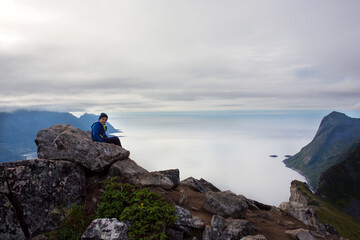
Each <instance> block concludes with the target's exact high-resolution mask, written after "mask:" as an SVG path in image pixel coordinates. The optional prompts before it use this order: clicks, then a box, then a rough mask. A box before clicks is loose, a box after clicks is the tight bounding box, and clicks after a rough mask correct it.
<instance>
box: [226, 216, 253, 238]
mask: <svg viewBox="0 0 360 240" xmlns="http://www.w3.org/2000/svg"><path fill="white" fill-rule="evenodd" d="M253 232H254V226H253V225H252V224H251V223H250V222H248V221H246V220H244V219H233V220H230V221H228V222H227V223H226V226H225V228H224V230H223V232H222V234H221V238H220V239H228V240H235V239H241V238H242V237H244V236H246V235H250V234H252V233H253Z"/></svg>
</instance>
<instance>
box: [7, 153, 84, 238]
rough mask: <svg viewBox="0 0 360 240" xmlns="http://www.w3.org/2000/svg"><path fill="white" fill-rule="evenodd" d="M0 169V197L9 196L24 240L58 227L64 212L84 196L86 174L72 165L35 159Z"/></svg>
mask: <svg viewBox="0 0 360 240" xmlns="http://www.w3.org/2000/svg"><path fill="white" fill-rule="evenodd" d="M0 168H1V169H2V177H3V178H5V182H1V183H0V189H1V191H2V192H0V194H3V195H5V196H8V199H9V200H10V202H11V204H12V205H13V206H14V209H15V211H16V215H17V218H18V219H19V221H20V223H21V227H22V230H23V232H24V234H25V236H26V237H30V236H35V235H37V234H39V233H43V232H47V231H50V230H53V229H55V228H57V227H59V224H60V222H61V220H62V219H63V217H64V215H65V210H66V209H68V208H69V207H70V206H71V205H72V204H74V203H76V202H77V203H80V201H81V200H82V197H83V196H84V189H85V174H84V171H83V169H82V168H81V167H79V166H77V165H76V164H74V163H71V162H68V161H62V160H57V161H54V160H44V159H34V160H24V161H18V162H8V163H2V164H1V165H0ZM2 209H3V208H2ZM9 225H10V224H9Z"/></svg>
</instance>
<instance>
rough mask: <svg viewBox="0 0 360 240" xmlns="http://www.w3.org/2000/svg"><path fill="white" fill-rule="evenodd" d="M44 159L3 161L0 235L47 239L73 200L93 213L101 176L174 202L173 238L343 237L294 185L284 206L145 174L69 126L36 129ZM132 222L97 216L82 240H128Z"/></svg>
mask: <svg viewBox="0 0 360 240" xmlns="http://www.w3.org/2000/svg"><path fill="white" fill-rule="evenodd" d="M35 142H36V144H37V146H38V157H39V159H34V160H24V161H18V162H7V163H2V164H0V220H1V221H0V239H46V237H45V236H44V235H43V233H46V232H49V231H52V230H54V229H57V228H58V227H59V226H60V224H61V222H62V220H63V219H64V218H65V215H66V210H67V209H69V208H70V207H71V205H73V204H74V203H77V204H81V205H82V206H84V207H85V211H86V212H87V213H88V214H91V213H94V212H95V211H96V208H97V206H98V203H99V199H100V197H101V195H102V193H103V191H104V184H102V183H101V181H102V180H105V179H108V178H110V177H113V176H118V177H119V179H120V180H121V181H122V182H124V183H125V182H126V183H131V184H134V185H139V186H144V187H150V188H151V189H152V190H153V191H156V192H158V193H160V194H161V195H163V196H164V197H165V198H166V199H167V200H168V201H169V202H171V203H172V204H174V205H175V214H176V215H177V217H178V220H177V221H176V222H175V224H174V226H172V227H171V228H169V229H167V232H168V235H169V236H170V239H175V240H177V239H179V240H180V239H204V240H213V239H246V240H251V239H252V240H255V239H256V240H263V239H268V240H272V239H274V240H275V239H276V240H279V239H281V240H282V239H341V238H340V237H339V236H338V235H337V232H336V230H335V229H334V228H333V227H332V226H330V225H324V224H322V223H320V222H319V220H318V219H317V218H316V216H315V213H314V211H313V210H312V209H311V208H309V207H308V203H307V199H306V198H305V197H304V196H303V195H302V193H301V192H300V191H298V190H297V188H296V182H293V183H292V185H291V197H290V200H289V202H286V203H282V204H281V205H280V207H279V208H277V207H274V206H268V205H266V204H262V203H259V202H257V201H254V200H251V199H248V198H246V197H245V196H243V195H237V194H235V193H233V192H231V191H221V190H220V189H218V188H217V187H215V186H214V185H213V184H211V183H209V182H207V181H206V180H204V179H200V180H198V179H195V178H192V177H190V178H187V179H185V180H183V181H181V182H180V178H179V170H177V169H171V170H165V171H156V172H148V171H147V170H146V169H144V168H142V167H140V166H139V165H137V164H136V162H135V161H133V160H131V159H130V158H129V155H130V153H129V151H127V150H126V149H123V148H121V147H118V146H116V145H112V144H106V143H97V142H93V141H92V140H91V138H90V133H89V132H86V131H82V130H80V129H77V128H75V127H72V126H70V125H55V126H52V127H50V128H47V129H43V130H41V131H39V133H38V135H37V138H36V140H35ZM128 227H129V226H128V223H126V222H121V221H119V220H117V219H115V218H112V219H105V218H102V219H95V220H94V221H93V222H92V223H91V224H90V225H89V227H88V228H87V230H86V231H85V232H84V234H83V235H82V239H128V234H127V229H128Z"/></svg>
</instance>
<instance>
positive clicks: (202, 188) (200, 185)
mask: <svg viewBox="0 0 360 240" xmlns="http://www.w3.org/2000/svg"><path fill="white" fill-rule="evenodd" d="M180 184H181V185H183V186H186V187H189V188H191V189H193V190H195V191H198V192H201V193H206V192H208V191H212V192H220V190H219V189H218V188H217V187H215V186H214V185H213V184H211V183H210V182H208V181H206V180H205V179H203V178H201V179H200V180H197V179H195V178H193V177H188V178H186V179H184V180H182V181H181V182H180Z"/></svg>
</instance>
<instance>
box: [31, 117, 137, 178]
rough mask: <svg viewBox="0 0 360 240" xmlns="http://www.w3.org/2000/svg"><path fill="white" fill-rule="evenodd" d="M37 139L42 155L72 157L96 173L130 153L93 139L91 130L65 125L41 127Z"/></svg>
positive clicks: (40, 155) (47, 157) (57, 158)
mask: <svg viewBox="0 0 360 240" xmlns="http://www.w3.org/2000/svg"><path fill="white" fill-rule="evenodd" d="M35 142H36V145H37V147H38V157H39V158H43V159H53V160H59V159H61V160H69V161H72V162H74V163H77V164H80V165H81V166H83V167H85V168H86V169H89V170H91V171H94V172H100V171H102V170H104V169H105V168H106V167H108V166H110V165H111V164H112V163H114V162H116V161H118V160H124V159H127V158H128V157H129V155H130V152H129V151H128V150H125V149H124V148H121V147H119V146H117V145H115V144H108V143H99V142H94V141H92V140H91V137H90V133H89V132H86V131H83V130H80V129H78V128H75V127H73V126H71V125H65V124H59V125H54V126H52V127H49V128H45V129H43V130H40V131H39V132H38V134H37V137H36V139H35Z"/></svg>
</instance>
